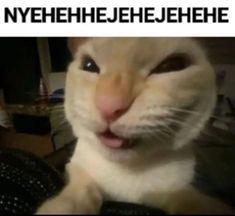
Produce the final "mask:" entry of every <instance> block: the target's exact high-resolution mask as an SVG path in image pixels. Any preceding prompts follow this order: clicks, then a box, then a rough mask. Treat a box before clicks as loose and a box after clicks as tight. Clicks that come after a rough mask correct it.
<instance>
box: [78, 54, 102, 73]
mask: <svg viewBox="0 0 235 216" xmlns="http://www.w3.org/2000/svg"><path fill="white" fill-rule="evenodd" d="M81 69H82V70H84V71H88V72H91V73H99V72H100V68H99V67H98V66H97V64H96V63H95V61H94V60H93V59H92V58H91V57H89V56H84V58H83V60H82V64H81Z"/></svg>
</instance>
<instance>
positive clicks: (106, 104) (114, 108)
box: [96, 94, 130, 122]
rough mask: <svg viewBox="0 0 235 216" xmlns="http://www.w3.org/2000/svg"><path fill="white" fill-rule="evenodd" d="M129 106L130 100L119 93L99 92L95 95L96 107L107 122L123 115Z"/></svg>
mask: <svg viewBox="0 0 235 216" xmlns="http://www.w3.org/2000/svg"><path fill="white" fill-rule="evenodd" d="M129 106H130V102H129V101H128V100H127V99H125V98H124V97H121V96H120V95H117V96H115V95H109V94H107V95H106V94H101V95H97V97H96V107H97V108H98V110H99V111H100V112H101V115H102V116H103V118H104V119H105V120H106V121H108V122H110V121H114V120H116V119H117V118H119V117H120V116H121V115H123V114H124V113H125V112H126V110H127V109H128V108H129Z"/></svg>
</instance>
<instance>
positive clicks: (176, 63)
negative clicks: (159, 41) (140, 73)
mask: <svg viewBox="0 0 235 216" xmlns="http://www.w3.org/2000/svg"><path fill="white" fill-rule="evenodd" d="M190 64H191V62H190V60H189V58H188V57H187V56H185V55H183V54H174V55H171V56H169V57H167V58H166V59H165V60H163V61H162V62H161V63H160V64H159V65H157V66H156V67H155V68H154V69H153V70H152V71H151V74H158V73H167V72H171V71H180V70H183V69H185V68H187V67H188V66H189V65H190Z"/></svg>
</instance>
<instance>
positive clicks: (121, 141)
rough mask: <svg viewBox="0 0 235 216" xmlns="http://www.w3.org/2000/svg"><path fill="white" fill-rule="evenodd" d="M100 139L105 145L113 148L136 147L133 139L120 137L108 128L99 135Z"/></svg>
mask: <svg viewBox="0 0 235 216" xmlns="http://www.w3.org/2000/svg"><path fill="white" fill-rule="evenodd" d="M97 137H98V138H99V140H100V141H101V143H102V144H104V145H105V146H107V147H109V148H112V149H130V148H132V147H134V142H133V140H131V139H127V138H124V137H120V136H118V135H116V134H114V133H113V132H112V131H110V130H109V129H107V130H106V131H104V132H102V133H99V134H98V135H97Z"/></svg>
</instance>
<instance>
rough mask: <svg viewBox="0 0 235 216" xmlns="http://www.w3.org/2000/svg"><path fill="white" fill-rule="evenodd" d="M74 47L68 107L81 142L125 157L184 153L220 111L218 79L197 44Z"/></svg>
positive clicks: (97, 41)
mask: <svg viewBox="0 0 235 216" xmlns="http://www.w3.org/2000/svg"><path fill="white" fill-rule="evenodd" d="M81 41H82V42H81ZM72 42H73V43H70V44H72V47H73V51H74V61H73V62H72V63H71V65H70V66H69V70H68V75H67V80H66V97H65V98H66V100H65V108H66V116H67V118H68V120H69V122H70V123H71V125H72V127H73V131H74V133H75V135H76V136H78V137H80V138H81V139H82V138H83V137H84V138H85V137H87V138H90V139H91V140H92V141H91V142H90V144H91V145H94V148H95V147H96V148H97V150H98V151H100V152H101V153H102V154H104V156H109V157H110V158H119V159H120V158H122V159H124V158H126V159H130V158H133V157H136V156H137V157H139V156H142V157H143V156H145V155H146V156H147V155H150V154H154V153H155V152H156V151H159V150H160V149H162V148H163V149H171V150H172V149H173V150H174V149H178V148H181V147H183V146H185V145H186V144H188V143H190V141H192V139H194V138H195V137H196V136H198V134H199V132H200V131H201V130H202V128H203V126H204V125H205V122H206V121H207V120H208V118H209V116H210V114H211V112H212V109H213V107H214V103H215V79H214V73H213V70H212V68H211V66H210V64H209V62H208V60H207V58H206V57H205V55H204V52H203V50H202V49H201V48H200V46H199V45H198V44H197V43H196V42H195V41H193V40H192V39H189V38H90V39H80V40H79V38H78V39H73V41H72Z"/></svg>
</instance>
